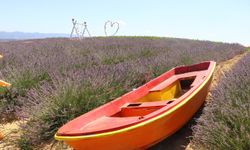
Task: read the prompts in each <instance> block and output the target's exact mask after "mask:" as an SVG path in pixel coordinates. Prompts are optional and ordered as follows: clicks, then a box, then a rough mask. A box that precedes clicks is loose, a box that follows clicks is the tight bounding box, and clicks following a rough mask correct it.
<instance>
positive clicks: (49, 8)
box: [0, 0, 250, 46]
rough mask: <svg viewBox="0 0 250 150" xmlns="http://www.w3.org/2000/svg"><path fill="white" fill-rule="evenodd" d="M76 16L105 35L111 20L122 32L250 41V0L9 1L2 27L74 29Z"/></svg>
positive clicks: (2, 10) (1, 14)
mask: <svg viewBox="0 0 250 150" xmlns="http://www.w3.org/2000/svg"><path fill="white" fill-rule="evenodd" d="M71 18H75V19H77V20H78V21H81V22H83V21H87V23H88V26H89V30H90V32H91V34H92V35H93V36H103V35H104V31H103V26H104V23H105V22H106V21H107V20H112V21H118V22H120V24H121V25H120V26H121V27H120V30H119V32H118V35H150V36H163V37H178V38H189V39H200V40H211V41H223V42H237V43H241V44H244V45H246V46H250V0H209V1H202V0H172V1H170V0H150V1H149V0H137V1H136V0H124V1H121V0H120V1H119V0H105V1H101V0H99V1H98V0H42V1H35V0H5V1H2V2H1V5H0V19H1V21H0V31H23V32H41V33H70V31H71V28H72V23H71Z"/></svg>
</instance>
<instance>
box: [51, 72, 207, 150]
mask: <svg viewBox="0 0 250 150" xmlns="http://www.w3.org/2000/svg"><path fill="white" fill-rule="evenodd" d="M211 80H212V72H211V73H210V75H209V76H208V78H207V79H206V80H205V82H203V83H202V85H201V86H199V87H198V88H197V89H196V90H195V91H194V92H193V93H192V94H191V95H190V96H188V97H187V98H186V99H185V100H184V101H182V102H181V103H180V104H178V105H177V106H176V107H173V108H172V109H171V110H168V111H166V112H164V113H162V114H160V115H159V116H157V117H155V118H152V119H150V120H148V121H146V122H143V123H139V124H138V125H135V126H132V127H128V128H127V129H125V130H123V129H121V130H120V131H111V132H108V133H104V134H96V135H95V134H94V135H84V136H73V137H72V136H57V135H55V138H56V139H57V140H63V141H64V142H65V143H66V144H68V145H70V146H72V147H73V148H74V149H76V150H85V149H86V150H91V149H95V150H128V149H146V148H148V147H150V146H152V145H153V144H155V143H158V142H160V141H161V140H163V139H164V138H166V137H168V136H170V135H171V134H173V133H175V132H176V131H177V130H178V129H180V128H181V127H182V126H184V125H185V124H186V123H187V122H188V121H189V120H190V119H191V118H192V116H193V115H194V114H195V112H197V111H198V109H199V108H200V107H201V105H202V104H203V103H204V100H205V99H206V96H207V93H208V91H209V87H210V84H211Z"/></svg>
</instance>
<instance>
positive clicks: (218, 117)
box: [193, 53, 250, 150]
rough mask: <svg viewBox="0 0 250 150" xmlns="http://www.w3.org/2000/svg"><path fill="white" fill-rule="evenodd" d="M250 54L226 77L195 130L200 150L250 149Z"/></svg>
mask: <svg viewBox="0 0 250 150" xmlns="http://www.w3.org/2000/svg"><path fill="white" fill-rule="evenodd" d="M249 64H250V53H248V54H247V55H246V56H245V57H244V58H242V59H241V60H240V61H239V62H238V63H237V64H236V65H235V66H234V68H233V69H232V70H231V71H229V72H226V73H225V76H224V77H223V79H222V80H221V81H220V82H219V83H218V86H217V87H216V88H214V89H213V90H212V91H211V93H212V96H211V98H210V99H209V101H208V104H207V106H206V107H205V109H204V112H203V115H202V116H201V117H200V118H199V119H198V124H197V125H196V126H195V127H194V129H193V130H194V132H193V133H194V139H193V143H194V145H195V147H196V148H197V149H200V148H201V147H203V148H205V149H242V150H243V149H244V150H247V149H250V118H249V116H250V65H249Z"/></svg>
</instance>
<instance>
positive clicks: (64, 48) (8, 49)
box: [0, 37, 245, 149]
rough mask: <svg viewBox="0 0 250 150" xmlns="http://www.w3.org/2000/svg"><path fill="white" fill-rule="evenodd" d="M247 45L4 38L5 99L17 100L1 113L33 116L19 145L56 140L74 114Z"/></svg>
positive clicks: (162, 40) (133, 39) (226, 56)
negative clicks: (183, 67)
mask: <svg viewBox="0 0 250 150" xmlns="http://www.w3.org/2000/svg"><path fill="white" fill-rule="evenodd" d="M244 49H245V47H243V46H241V45H239V44H226V43H214V42H209V41H194V40H185V39H174V38H155V37H109V38H87V39H84V40H81V41H79V40H70V39H44V40H30V41H15V42H2V43H0V51H1V53H3V55H4V59H3V60H1V61H0V70H1V73H0V77H1V78H2V79H4V80H6V81H8V82H10V83H12V88H11V89H10V90H9V91H8V94H9V95H12V98H5V99H7V101H10V102H13V103H12V105H9V104H8V103H4V105H0V112H1V115H0V116H8V114H10V113H11V114H14V116H18V117H19V118H20V119H27V121H26V123H25V124H23V125H22V126H21V128H22V130H23V131H24V132H23V135H22V138H21V140H20V141H19V146H20V147H21V148H22V149H28V148H30V147H29V146H32V145H38V144H41V143H42V142H44V141H47V140H50V139H52V137H53V135H54V133H55V132H56V130H57V129H58V128H59V127H60V126H61V125H62V124H64V123H66V122H67V121H69V120H71V119H72V118H75V117H76V116H79V115H80V114H82V113H85V112H87V111H89V110H91V109H93V108H95V107H97V106H99V105H102V104H104V103H106V102H108V101H110V100H112V99H115V98H116V97H118V96H120V95H122V94H124V93H125V92H128V91H130V90H132V89H133V88H136V87H138V86H140V85H142V84H144V83H145V82H147V81H149V80H150V79H152V78H154V77H156V76H158V75H160V74H162V73H163V72H165V71H167V70H169V69H170V68H172V67H174V66H177V65H184V64H191V63H197V62H200V61H204V60H215V61H217V62H219V61H223V60H226V59H229V58H232V57H233V56H235V55H237V54H239V53H242V52H243V51H244ZM12 93H14V94H12ZM3 101H6V100H4V98H3V99H0V102H1V103H2V102H3ZM7 108H8V110H12V111H7ZM34 110H36V111H35V112H34ZM3 114H4V115H3ZM38 127H39V128H38ZM34 135H36V136H34Z"/></svg>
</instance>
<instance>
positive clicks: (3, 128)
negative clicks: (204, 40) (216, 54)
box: [0, 53, 246, 150]
mask: <svg viewBox="0 0 250 150" xmlns="http://www.w3.org/2000/svg"><path fill="white" fill-rule="evenodd" d="M244 55H246V53H243V54H240V55H237V56H235V57H234V58H232V59H230V60H227V61H224V62H221V63H220V64H218V65H217V66H216V69H215V73H214V77H213V82H212V88H213V87H214V86H216V85H217V82H218V81H219V80H220V78H221V76H222V75H223V74H224V73H225V72H226V71H228V70H229V69H230V68H232V66H233V65H234V64H236V63H237V62H238V61H239V60H240V59H241V58H242V57H243V56H244ZM201 112H202V109H201V110H200V111H199V112H197V113H196V115H195V116H194V117H193V119H191V120H190V121H189V122H188V123H187V124H186V125H185V126H184V127H183V128H182V129H180V130H179V131H178V132H176V133H175V134H174V135H172V136H170V137H169V138H167V139H165V140H164V141H162V142H160V143H159V144H157V145H155V146H153V147H152V148H150V150H167V149H171V150H184V149H185V150H191V148H189V147H190V146H189V141H190V139H191V137H190V136H191V135H192V130H191V126H193V125H194V124H195V118H198V117H199V116H200V115H201ZM18 123H19V122H18V121H15V122H12V123H7V124H2V125H0V133H2V134H3V135H4V138H3V139H2V140H0V149H1V150H9V149H11V150H17V149H18V148H16V147H15V146H14V142H15V139H17V138H18V137H19V136H20V130H19V127H18ZM51 145H53V143H49V144H46V145H44V146H43V147H40V149H50V148H51ZM56 147H57V146H56ZM63 149H65V148H63Z"/></svg>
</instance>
